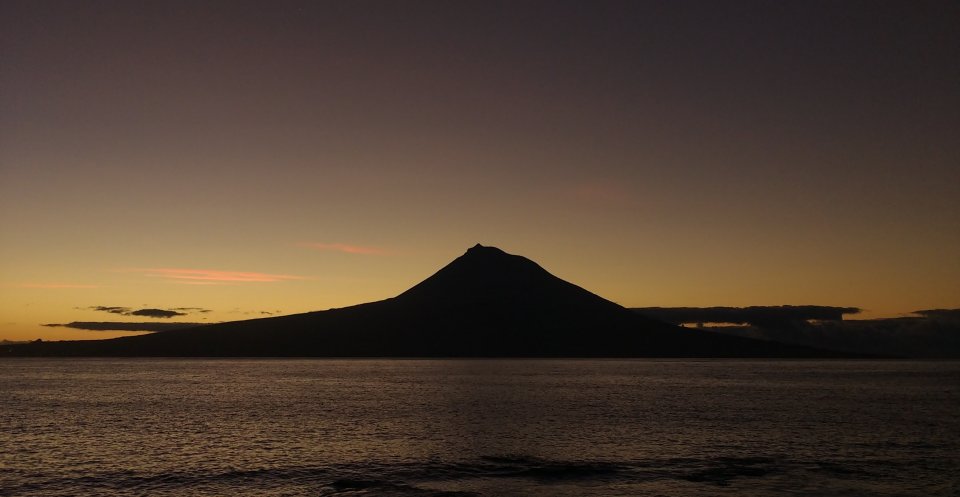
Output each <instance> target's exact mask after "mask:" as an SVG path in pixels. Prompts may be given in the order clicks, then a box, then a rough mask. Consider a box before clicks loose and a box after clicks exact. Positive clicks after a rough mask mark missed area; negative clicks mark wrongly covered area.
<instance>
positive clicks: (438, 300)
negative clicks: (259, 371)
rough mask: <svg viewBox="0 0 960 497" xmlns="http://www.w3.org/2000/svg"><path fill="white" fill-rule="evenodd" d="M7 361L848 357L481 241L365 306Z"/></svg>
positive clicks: (73, 345) (55, 347) (43, 348)
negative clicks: (675, 319) (743, 332)
mask: <svg viewBox="0 0 960 497" xmlns="http://www.w3.org/2000/svg"><path fill="white" fill-rule="evenodd" d="M0 355H4V356H127V357H137V356H144V357H147V356H153V357H157V356H167V357H254V356H260V357H266V356H271V357H844V356H845V357H851V356H856V354H853V353H850V352H835V351H829V350H825V349H822V348H817V347H810V346H805V345H797V344H783V343H779V342H775V341H770V340H760V339H754V338H749V337H741V336H732V335H729V334H721V333H713V332H709V331H703V330H697V329H691V328H684V327H680V326H676V325H674V324H669V323H666V322H664V321H661V320H658V319H654V318H651V317H647V316H645V315H643V314H641V313H638V312H636V311H634V310H630V309H627V308H625V307H622V306H620V305H618V304H615V303H613V302H611V301H609V300H606V299H603V298H601V297H599V296H597V295H595V294H593V293H590V292H588V291H587V290H584V289H583V288H580V287H578V286H576V285H574V284H572V283H569V282H566V281H564V280H562V279H560V278H557V277H556V276H553V275H552V274H550V273H548V272H547V271H546V270H544V269H543V268H541V267H540V266H539V265H537V264H536V263H534V262H533V261H531V260H529V259H527V258H525V257H521V256H517V255H511V254H507V253H506V252H504V251H502V250H500V249H498V248H495V247H485V246H482V245H480V244H477V245H476V246H474V247H473V248H471V249H469V250H467V252H466V253H465V254H464V255H462V256H460V257H458V258H457V259H455V260H454V261H453V262H451V263H450V264H448V265H447V266H445V267H443V268H442V269H440V270H439V271H438V272H437V273H436V274H434V275H433V276H431V277H429V278H427V279H426V280H424V281H422V282H421V283H419V284H417V285H415V286H414V287H412V288H410V289H409V290H407V291H405V292H403V293H402V294H400V295H398V296H396V297H394V298H390V299H386V300H382V301H378V302H371V303H367V304H360V305H355V306H351V307H344V308H340V309H330V310H326V311H317V312H309V313H303V314H293V315H288V316H279V317H270V318H261V319H251V320H244V321H232V322H226V323H218V324H210V325H204V326H197V327H191V328H186V329H176V330H169V331H161V332H157V333H153V334H148V335H140V336H129V337H122V338H114V339H109V340H82V341H54V342H44V341H39V340H38V341H34V342H30V343H27V344H8V345H4V346H3V347H0Z"/></svg>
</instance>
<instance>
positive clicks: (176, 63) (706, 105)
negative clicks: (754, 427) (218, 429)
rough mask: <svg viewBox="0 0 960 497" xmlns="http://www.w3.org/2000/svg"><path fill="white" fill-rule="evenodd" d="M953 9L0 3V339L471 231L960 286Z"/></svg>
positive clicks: (249, 293) (681, 261) (427, 267)
mask: <svg viewBox="0 0 960 497" xmlns="http://www.w3.org/2000/svg"><path fill="white" fill-rule="evenodd" d="M958 25H960V4H958V3H957V2H953V1H940V2H928V1H917V0H910V1H902V2H892V1H869V2H858V1H844V2H836V1H823V2H821V1H808V0H804V1H777V2H771V1H757V2H753V1H736V2H733V1H728V2H717V1H629V2H602V1H589V2H587V1H579V2H567V1H546V2H535V1H509V2H498V1H491V0H483V1H436V2H434V1H409V2H408V1H364V0H360V1H329V2H324V1H289V0H272V1H239V0H238V1H224V2H204V1H187V2H179V1H171V0H163V1H137V2H129V1H46V0H30V1H17V0H5V1H4V2H0V339H8V340H24V339H35V338H43V339H45V340H49V339H88V338H107V337H112V336H118V335H122V334H129V333H130V331H120V330H112V331H110V330H108V331H104V330H79V329H74V328H69V327H63V326H56V327H54V326H43V325H44V324H65V323H70V322H104V321H107V322H152V323H157V322H162V323H175V322H200V323H208V322H218V321H226V320H236V319H248V318H253V317H266V316H270V315H277V314H290V313H296V312H306V311H314V310H322V309H328V308H334V307H343V306H347V305H352V304H358V303H362V302H368V301H374V300H380V299H384V298H388V297H392V296H395V295H397V294H399V293H401V292H402V291H403V290H405V289H407V288H409V287H410V286H412V285H414V284H416V283H417V282H419V281H421V280H422V279H424V278H426V277H428V276H429V275H431V274H432V273H433V272H435V271H436V270H438V269H439V268H440V267H442V266H443V265H445V264H446V263H448V262H449V261H451V260H452V259H454V258H455V257H457V256H459V255H461V254H462V253H463V252H464V251H465V250H466V249H467V248H469V247H470V246H472V245H474V244H475V243H478V242H479V243H482V244H484V245H494V246H497V247H500V248H502V249H504V250H505V251H507V252H510V253H514V254H520V255H524V256H526V257H528V258H531V259H533V260H534V261H536V262H538V263H540V264H541V265H542V266H543V267H544V268H545V269H547V270H548V271H551V272H552V273H553V274H555V275H557V276H559V277H561V278H564V279H566V280H568V281H571V282H573V283H576V284H578V285H580V286H582V287H584V288H587V289H588V290H590V291H593V292H594V293H597V294H599V295H601V296H603V297H606V298H608V299H610V300H613V301H614V302H617V303H619V304H622V305H625V306H628V307H652V306H661V307H670V306H686V307H695V306H746V305H781V304H794V305H801V304H816V305H833V306H856V307H860V308H862V309H864V312H863V313H862V316H863V317H883V316H898V315H903V314H905V313H910V312H911V311H914V310H918V309H932V308H957V307H960V139H958V134H960V133H958V132H960V30H958V29H957V26H958ZM110 309H112V310H110ZM144 309H146V310H147V312H139V313H138V311H142V310H144ZM151 310H152V311H151ZM157 310H159V311H164V312H160V313H157V312H155V311H157ZM169 312H174V313H176V315H170V316H169V317H162V315H163V314H168V315H169Z"/></svg>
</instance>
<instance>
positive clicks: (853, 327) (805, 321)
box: [634, 306, 960, 358]
mask: <svg viewBox="0 0 960 497" xmlns="http://www.w3.org/2000/svg"><path fill="white" fill-rule="evenodd" d="M634 310H635V311H637V312H639V313H641V314H646V315H648V316H650V317H653V318H656V319H660V320H663V321H667V322H671V323H674V324H698V325H700V324H703V323H717V324H729V325H731V326H716V327H705V328H704V329H706V330H709V331H713V332H717V333H727V334H731V335H740V336H747V337H751V338H759V339H764V340H774V341H778V342H785V343H792V344H797V345H807V346H813V347H821V348H827V349H832V350H839V351H845V352H857V353H863V354H875V355H884V356H906V357H923V358H957V357H960V309H927V310H920V311H915V312H914V314H915V316H908V317H901V318H889V319H862V320H843V316H844V315H845V314H856V313H858V312H860V310H859V309H858V308H856V307H826V306H770V307H767V306H758V307H648V308H638V309H634Z"/></svg>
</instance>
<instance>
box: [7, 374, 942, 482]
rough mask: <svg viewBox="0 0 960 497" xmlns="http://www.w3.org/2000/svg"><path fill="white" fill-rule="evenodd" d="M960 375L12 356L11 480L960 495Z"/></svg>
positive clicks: (9, 383) (9, 403)
mask: <svg viewBox="0 0 960 497" xmlns="http://www.w3.org/2000/svg"><path fill="white" fill-rule="evenodd" d="M958 380H960V363H957V362H953V363H951V362H900V361H887V362H880V361H877V362H869V361H732V360H723V361H668V360H422V361H420V360H270V359H258V360H224V359H219V360H196V359H188V360H178V359H124V360H107V359H102V360H101V359H85V360H76V359H10V360H3V361H0V399H2V402H3V404H2V407H0V495H27V496H48V495H65V494H71V495H105V496H127V495H144V494H147V495H233V496H246V495H251V496H252V495H259V496H262V495H267V496H280V495H290V496H294V495H311V496H316V495H356V496H359V495H489V496H506V495H545V496H546V495H571V496H572V495H638V494H651V495H654V494H659V495H675V496H686V495H704V494H709V495H782V494H783V493H787V492H792V493H799V494H820V495H827V494H840V493H843V494H846V495H917V496H920V495H924V496H926V495H934V496H936V495H944V496H946V495H954V492H955V491H956V490H957V488H958V479H957V478H958V477H957V476H955V475H958V474H960V462H958V459H957V458H956V456H955V454H957V453H960V417H958V416H957V415H956V408H957V406H960V381H958ZM444 492H448V493H446V494H445V493H444Z"/></svg>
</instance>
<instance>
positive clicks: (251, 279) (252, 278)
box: [137, 268, 307, 285]
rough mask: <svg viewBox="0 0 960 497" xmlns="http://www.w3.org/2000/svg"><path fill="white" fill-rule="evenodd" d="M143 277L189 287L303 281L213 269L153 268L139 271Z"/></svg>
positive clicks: (279, 276)
mask: <svg viewBox="0 0 960 497" xmlns="http://www.w3.org/2000/svg"><path fill="white" fill-rule="evenodd" d="M137 271H139V272H143V274H144V275H146V276H150V277H156V278H164V279H168V280H172V281H175V282H177V283H185V284H190V285H215V284H219V283H270V282H276V281H289V280H304V279H307V278H306V277H304V276H294V275H289V274H269V273H250V272H240V271H219V270H215V269H179V268H155V269H140V270H137Z"/></svg>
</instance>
